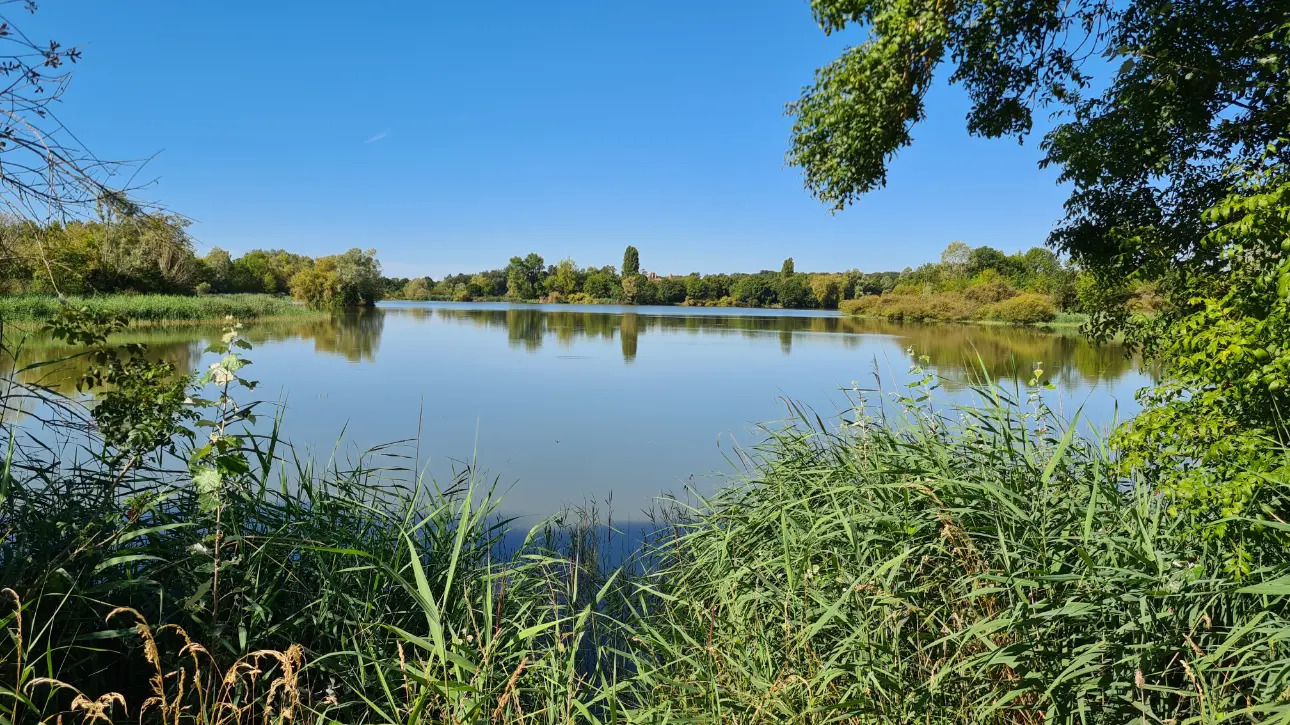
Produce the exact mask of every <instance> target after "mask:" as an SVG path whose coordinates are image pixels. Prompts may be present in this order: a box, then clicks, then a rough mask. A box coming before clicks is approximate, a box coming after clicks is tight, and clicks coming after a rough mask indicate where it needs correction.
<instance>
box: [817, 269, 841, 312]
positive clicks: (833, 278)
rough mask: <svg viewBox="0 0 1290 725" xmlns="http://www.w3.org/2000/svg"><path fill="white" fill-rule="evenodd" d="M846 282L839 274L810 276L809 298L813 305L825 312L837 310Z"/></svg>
mask: <svg viewBox="0 0 1290 725" xmlns="http://www.w3.org/2000/svg"><path fill="white" fill-rule="evenodd" d="M846 282H847V277H846V276H845V275H841V274H815V275H811V296H812V297H814V298H815V304H816V305H817V306H819V307H821V308H823V309H826V310H835V309H837V307H838V302H840V301H841V300H842V290H843V288H844V287H845V286H846Z"/></svg>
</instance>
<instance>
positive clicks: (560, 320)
mask: <svg viewBox="0 0 1290 725" xmlns="http://www.w3.org/2000/svg"><path fill="white" fill-rule="evenodd" d="M220 334H221V329H220V326H219V325H184V326H174V327H140V328H132V329H130V330H128V331H127V333H126V334H123V335H121V336H119V337H117V338H114V341H116V342H141V343H147V344H148V345H149V350H150V353H149V354H150V355H152V356H153V358H154V359H158V360H168V361H170V362H172V363H174V364H175V365H176V367H178V368H181V369H188V370H196V369H199V368H201V367H203V366H204V365H206V364H209V363H210V362H211V361H212V359H211V356H209V355H205V354H204V352H203V351H204V350H205V348H206V347H207V345H209V343H210V342H211V341H213V340H216V339H218V338H219V336H220ZM245 334H246V336H247V338H248V339H249V340H250V341H251V342H252V343H253V345H254V346H255V347H254V349H253V350H251V351H250V352H249V353H248V355H249V357H250V358H251V359H252V360H253V361H254V362H255V366H254V368H252V369H251V371H250V372H251V377H252V378H253V379H256V380H259V381H261V387H260V388H257V391H258V392H257V395H259V396H263V398H264V399H267V400H271V401H273V400H277V401H282V404H283V405H284V406H285V410H283V415H284V421H285V422H284V426H285V428H284V435H285V437H286V438H287V439H288V440H290V441H292V442H293V443H295V444H297V445H299V446H303V448H304V450H306V451H310V452H312V453H313V454H316V455H318V456H319V457H321V458H327V457H330V456H333V455H349V453H352V452H355V451H358V450H362V449H364V448H366V447H368V446H374V445H380V444H385V443H388V442H390V441H398V440H405V439H408V438H412V437H415V436H417V435H418V434H420V440H421V443H420V444H419V446H418V448H417V449H416V453H414V454H413V455H420V456H421V459H422V460H429V461H431V464H430V468H429V469H428V470H429V474H430V475H431V476H432V477H434V478H436V479H437V480H441V481H446V480H450V478H451V476H452V473H453V469H454V466H457V465H458V463H459V462H461V461H465V460H471V461H475V462H476V463H477V465H478V466H479V467H480V468H482V469H483V470H485V471H488V472H490V473H495V474H496V475H498V476H499V477H501V479H502V481H503V484H508V483H514V482H517V481H518V483H515V485H514V487H513V488H511V489H508V495H507V498H506V510H507V513H510V514H516V515H529V514H535V515H546V514H549V513H552V512H554V511H555V510H558V509H559V508H560V507H562V506H564V505H577V504H581V503H585V502H587V501H593V500H598V501H605V499H606V497H607V496H608V495H609V494H610V493H612V494H613V501H614V505H615V507H616V508H618V510H620V511H625V512H626V514H627V515H628V516H630V515H632V514H634V513H635V512H638V511H641V510H644V509H646V508H648V507H649V506H650V504H651V502H652V501H653V498H654V497H655V496H656V495H658V494H659V493H660V492H661V491H673V492H676V491H680V490H682V488H683V487H686V486H696V487H697V488H698V489H699V490H700V491H704V490H707V489H708V487H709V486H711V485H713V484H715V483H716V482H717V481H718V479H716V478H712V477H711V476H709V475H708V474H711V473H713V472H718V471H729V470H730V461H731V460H737V458H738V453H736V452H735V449H734V448H733V447H732V446H744V445H753V444H756V442H757V441H758V440H760V437H761V433H760V432H759V431H758V430H757V429H756V428H755V424H756V423H758V422H761V421H772V420H776V419H779V418H782V417H783V416H784V415H785V408H784V404H783V400H794V401H799V402H801V403H802V404H803V405H804V406H806V407H807V408H808V409H811V410H815V411H817V412H818V413H820V414H821V415H823V416H824V417H825V418H826V419H828V418H829V416H831V415H835V414H838V415H846V414H847V413H848V412H849V408H848V405H849V401H848V400H847V398H846V396H844V395H842V394H841V393H840V392H839V390H840V389H843V388H847V387H849V386H850V384H851V383H852V381H855V382H857V383H859V384H860V385H861V386H862V387H870V383H871V382H872V379H871V378H869V373H870V372H871V371H874V370H875V361H876V363H877V365H876V367H877V368H878V370H877V372H879V373H880V375H881V377H882V383H883V387H884V389H886V390H889V391H890V390H903V389H904V387H903V386H904V385H905V384H906V383H909V382H911V381H912V380H913V379H914V378H915V376H911V375H910V374H909V372H908V368H909V365H910V363H911V362H912V356H921V355H926V356H927V357H928V358H929V359H930V367H932V368H934V369H935V370H936V372H937V373H939V374H940V376H941V378H942V380H943V381H945V386H944V387H945V392H946V395H947V397H948V398H950V399H952V400H957V401H959V402H970V401H971V400H972V399H973V396H972V395H971V394H969V393H965V392H962V387H963V385H964V384H965V381H966V380H968V379H969V378H970V377H973V372H972V371H974V370H977V369H978V366H979V365H982V364H983V365H984V367H985V369H986V371H987V372H989V374H990V375H991V376H992V377H993V378H994V379H996V380H1002V381H1005V385H1008V386H1011V384H1012V381H1016V382H1018V383H1022V384H1024V382H1025V380H1027V379H1029V377H1030V374H1031V373H1030V371H1031V369H1032V365H1033V364H1034V363H1036V362H1042V363H1043V364H1044V367H1045V368H1046V370H1047V371H1048V373H1049V377H1050V379H1051V380H1053V381H1054V382H1055V383H1056V387H1057V390H1055V391H1052V392H1051V394H1048V395H1051V398H1052V401H1051V402H1052V403H1053V404H1054V408H1057V407H1058V404H1063V403H1065V404H1069V405H1079V406H1083V409H1084V414H1083V416H1082V417H1081V420H1085V421H1089V423H1090V425H1096V426H1098V427H1101V426H1104V425H1109V424H1110V423H1112V422H1113V421H1114V420H1115V419H1116V416H1117V415H1120V414H1121V413H1122V412H1123V413H1125V414H1132V410H1133V409H1134V407H1133V402H1132V396H1133V392H1134V390H1136V389H1138V388H1140V387H1142V386H1144V385H1146V384H1148V383H1149V382H1150V379H1149V375H1150V374H1149V373H1146V372H1144V371H1142V370H1141V369H1138V368H1136V362H1135V361H1134V360H1133V359H1131V358H1128V357H1126V356H1125V355H1124V351H1123V349H1122V348H1120V347H1118V346H1115V345H1109V346H1105V347H1100V348H1099V347H1093V346H1091V345H1089V344H1087V343H1086V342H1084V341H1083V340H1082V339H1081V338H1080V337H1078V335H1075V334H1073V333H1072V334H1067V335H1054V334H1051V333H1045V332H1041V331H1036V330H1028V329H1017V328H1004V327H975V326H962V325H916V324H901V323H893V322H884V321H877V320H860V319H854V318H847V317H842V316H839V315H836V314H828V313H818V312H815V313H812V312H802V311H791V310H783V311H780V310H729V309H685V308H670V307H612V306H572V305H559V306H557V305H506V304H478V305H475V304H410V303H398V304H389V305H382V306H380V307H378V308H376V309H373V310H368V311H365V312H363V313H360V314H355V315H348V316H341V317H336V318H320V319H310V320H296V321H279V322H272V323H257V324H252V325H249V326H248V327H247V328H246V330H245ZM72 352H74V351H73V350H71V349H69V348H67V347H66V346H63V345H60V344H58V343H57V342H56V341H51V340H49V339H47V338H44V337H42V336H40V335H38V334H36V335H30V336H28V337H27V339H26V341H25V343H24V346H23V348H22V352H21V354H20V355H19V364H18V365H19V366H18V368H17V369H18V370H19V372H18V373H17V374H16V375H15V373H14V370H15V367H14V361H13V360H0V378H3V377H6V376H7V377H9V378H11V379H12V378H17V379H19V380H21V381H22V382H23V383H27V384H42V385H47V386H49V387H52V388H54V389H57V390H59V391H61V392H64V393H73V392H74V389H73V385H74V382H75V380H76V379H77V378H78V377H80V375H81V374H83V372H84V361H76V360H72V361H68V362H67V363H65V364H64V365H61V366H53V367H46V368H40V369H25V370H24V369H23V367H22V366H24V365H26V364H27V363H29V362H30V361H33V360H49V359H56V358H60V357H65V356H67V355H69V354H71V353H72ZM0 384H3V380H0ZM0 402H3V400H2V396H0ZM10 402H12V399H10ZM18 406H26V408H27V410H26V413H27V414H26V415H24V416H23V417H22V418H21V421H22V422H20V423H19V425H20V426H21V425H26V424H27V423H28V422H31V421H38V420H39V418H40V416H41V415H43V414H44V412H45V411H42V410H38V409H34V408H33V407H32V406H30V405H28V404H26V403H23V402H22V401H20V402H19V404H18ZM8 415H9V418H10V419H12V418H15V417H17V416H15V415H13V413H12V411H11V412H10V413H9V414H8ZM3 417H4V414H0V418H3ZM266 420H267V418H266ZM265 424H266V425H267V423H265ZM31 428H32V429H35V428H38V425H35V424H33V425H32V426H31ZM338 446H340V447H339V448H338ZM337 450H340V451H341V453H340V454H337V453H336V451H337Z"/></svg>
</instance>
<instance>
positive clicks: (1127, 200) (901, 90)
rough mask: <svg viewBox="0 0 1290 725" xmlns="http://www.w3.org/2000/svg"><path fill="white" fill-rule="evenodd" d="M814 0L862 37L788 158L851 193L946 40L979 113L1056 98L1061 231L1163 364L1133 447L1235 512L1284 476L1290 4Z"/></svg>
mask: <svg viewBox="0 0 1290 725" xmlns="http://www.w3.org/2000/svg"><path fill="white" fill-rule="evenodd" d="M812 8H813V10H814V12H815V16H816V19H817V20H818V21H819V22H820V24H821V25H822V26H823V27H824V29H825V30H826V31H828V32H832V31H834V30H839V29H841V28H843V27H844V26H846V25H849V24H857V25H861V26H863V27H864V29H865V30H866V31H867V36H868V38H867V40H866V41H865V42H864V43H863V44H861V45H859V46H857V47H854V48H851V49H849V50H847V51H846V52H845V53H844V55H843V56H842V57H841V58H839V59H838V60H836V61H834V62H833V63H831V64H830V65H828V66H826V67H825V68H822V69H821V70H820V71H819V72H818V73H817V75H816V79H815V83H814V85H812V86H811V87H810V88H808V89H806V90H805V91H804V93H803V95H802V97H801V98H800V99H799V100H798V101H797V102H795V103H793V104H791V107H790V112H791V113H792V114H793V115H794V117H795V121H794V128H793V141H792V148H791V150H790V152H789V160H790V163H792V164H795V165H797V166H799V167H801V168H802V169H803V172H804V174H805V179H806V184H807V186H808V188H810V189H811V190H812V192H813V193H814V194H815V195H816V196H817V197H818V198H820V199H821V200H823V201H825V202H826V203H827V204H829V205H830V206H832V207H833V208H834V209H841V208H843V207H845V206H847V205H848V204H850V203H851V202H853V201H854V200H855V198H856V197H857V195H859V194H862V193H864V192H867V191H870V190H872V189H875V188H878V187H880V186H882V184H883V183H885V180H886V169H887V164H888V162H889V161H890V160H891V158H892V157H893V155H894V154H895V152H896V151H897V150H898V149H899V148H901V147H903V146H905V145H908V144H909V143H910V142H911V138H912V137H911V129H912V127H913V125H914V124H916V123H917V122H918V121H920V120H922V118H923V115H924V107H923V99H924V96H925V95H926V93H927V90H928V88H929V87H930V84H931V80H932V78H933V74H934V72H935V70H936V68H937V66H938V65H940V64H941V63H943V62H946V61H947V60H948V61H950V62H951V63H953V64H954V68H953V69H952V71H951V72H950V75H949V77H950V79H951V80H952V81H954V82H957V83H960V84H962V85H963V86H964V87H965V88H966V90H967V92H968V95H969V97H970V98H971V101H972V106H971V109H970V110H969V112H968V124H967V125H968V130H969V131H970V132H971V133H973V134H977V135H983V136H989V137H998V136H1017V137H1021V136H1025V135H1026V134H1028V133H1029V132H1030V130H1031V127H1032V117H1033V114H1034V112H1035V111H1037V110H1040V109H1043V110H1044V112H1045V113H1055V114H1056V116H1057V118H1058V120H1059V123H1057V125H1055V126H1054V127H1053V129H1052V130H1051V131H1049V132H1048V133H1047V134H1046V135H1045V137H1044V139H1043V142H1042V144H1041V148H1042V150H1043V152H1044V156H1043V158H1042V160H1041V161H1040V164H1041V165H1043V166H1053V167H1056V168H1057V169H1058V170H1059V180H1060V181H1061V182H1063V183H1065V184H1068V185H1069V188H1070V189H1071V192H1070V197H1069V198H1068V200H1067V202H1066V212H1067V213H1066V216H1065V218H1064V219H1063V220H1062V221H1061V222H1060V223H1059V224H1058V225H1057V227H1056V228H1055V229H1054V230H1053V232H1052V233H1051V234H1050V235H1049V238H1048V244H1049V246H1051V247H1053V248H1055V249H1056V250H1058V251H1061V252H1065V253H1068V254H1069V255H1070V256H1071V258H1072V260H1073V261H1074V262H1075V263H1076V264H1078V265H1079V267H1080V268H1081V270H1082V273H1083V275H1084V276H1083V277H1082V279H1081V280H1080V283H1079V285H1078V287H1079V288H1080V289H1081V291H1083V292H1085V293H1087V294H1081V295H1080V296H1081V298H1082V299H1083V300H1084V301H1085V302H1086V304H1088V305H1089V306H1090V309H1089V311H1090V312H1091V313H1092V314H1093V320H1092V323H1091V325H1090V332H1092V333H1093V334H1094V336H1095V337H1097V338H1105V337H1106V336H1109V335H1111V334H1113V333H1115V332H1120V331H1123V332H1125V334H1126V335H1127V339H1128V340H1129V341H1130V343H1131V344H1133V345H1136V346H1138V347H1140V348H1142V349H1143V350H1144V351H1145V352H1146V353H1147V354H1148V356H1149V357H1151V358H1153V359H1154V360H1156V361H1157V362H1158V363H1159V364H1160V365H1161V366H1162V368H1163V379H1162V381H1161V384H1160V385H1159V386H1158V387H1156V388H1155V389H1154V390H1150V391H1148V392H1146V393H1144V395H1143V402H1144V405H1145V409H1144V411H1143V413H1141V414H1140V415H1139V416H1138V418H1137V419H1136V421H1135V422H1132V423H1130V424H1129V425H1128V426H1126V427H1125V428H1122V429H1121V430H1120V431H1119V433H1118V434H1117V442H1116V445H1117V446H1118V447H1120V448H1121V450H1123V451H1125V452H1126V459H1125V460H1126V463H1127V464H1128V465H1132V466H1136V467H1138V468H1139V469H1141V470H1145V471H1146V472H1148V473H1150V474H1151V475H1153V476H1155V477H1156V478H1155V479H1154V480H1157V481H1158V482H1159V485H1160V487H1161V488H1162V489H1164V490H1165V491H1168V492H1169V493H1170V494H1171V495H1173V496H1175V497H1176V498H1175V500H1178V501H1179V502H1180V503H1188V504H1190V505H1193V506H1199V507H1204V508H1206V510H1210V511H1214V512H1215V513H1216V514H1218V515H1221V516H1229V515H1231V514H1233V513H1237V514H1239V513H1240V512H1241V511H1244V510H1245V508H1246V507H1247V506H1249V505H1250V504H1251V503H1252V502H1253V501H1255V500H1256V499H1257V496H1258V491H1259V489H1260V487H1262V486H1264V485H1276V484H1277V483H1281V484H1283V483H1284V481H1285V474H1284V471H1285V468H1284V462H1283V460H1284V459H1283V458H1280V459H1277V458H1276V457H1277V456H1280V455H1281V454H1279V453H1277V451H1280V450H1282V449H1283V446H1284V441H1285V440H1287V439H1288V438H1290V429H1287V424H1286V422H1285V417H1284V416H1285V413H1284V411H1285V410H1286V406H1287V405H1290V400H1287V399H1285V398H1284V397H1281V396H1284V395H1285V392H1284V391H1285V387H1284V386H1286V385H1287V382H1286V380H1285V379H1284V378H1285V375H1284V371H1285V370H1290V349H1287V346H1286V345H1285V344H1284V341H1285V340H1286V338H1287V330H1286V328H1285V327H1284V321H1283V319H1282V318H1283V317H1284V314H1285V309H1286V300H1287V299H1288V298H1290V261H1287V260H1288V259H1290V244H1285V245H1284V246H1282V244H1283V241H1284V240H1285V238H1286V236H1287V233H1290V229H1288V228H1287V226H1288V225H1290V221H1288V220H1290V186H1288V185H1290V174H1288V173H1287V169H1288V168H1290V144H1287V143H1285V142H1284V137H1285V136H1286V135H1287V129H1290V102H1288V101H1287V92H1288V91H1290V60H1288V59H1290V22H1288V16H1287V7H1286V4H1285V3H1284V2H1280V1H1271V0H1255V1H1252V2H1241V3H1221V2H1212V1H1211V0H1170V1H1168V2H1165V1H1164V0H1125V1H1124V2H1119V3H1112V2H1109V0H1073V2H1070V3H1040V4H1036V3H997V2H990V1H989V0H967V2H960V3H956V4H954V5H953V8H952V10H951V11H948V12H947V11H944V10H942V9H941V6H935V7H933V6H930V5H927V4H925V3H920V2H915V1H914V0H859V1H856V0H816V2H813V3H812ZM911 29H916V30H911ZM1094 58H1098V59H1099V60H1098V61H1097V62H1099V63H1101V64H1104V65H1107V66H1109V67H1110V68H1113V69H1114V70H1111V71H1110V72H1109V74H1108V76H1109V77H1108V78H1106V79H1105V80H1106V82H1105V83H1100V84H1099V87H1100V90H1091V88H1092V84H1091V80H1092V78H1091V75H1090V73H1089V71H1087V70H1086V64H1087V63H1088V61H1089V60H1090V59H1094ZM975 251H977V252H979V251H980V250H975ZM974 254H975V253H974ZM977 261H978V260H974V263H976V262H977ZM980 261H981V262H982V263H984V262H985V261H984V260H980ZM1000 271H1004V270H1002V269H1001V270H1000ZM1141 281H1151V282H1154V283H1156V285H1157V289H1158V290H1159V293H1160V294H1161V296H1162V299H1163V304H1162V307H1161V309H1160V310H1159V312H1158V314H1157V315H1156V316H1154V317H1152V318H1145V319H1144V318H1141V317H1136V316H1133V315H1132V314H1131V310H1129V309H1128V308H1127V306H1126V305H1125V304H1124V295H1122V294H1121V291H1122V290H1125V289H1127V288H1128V287H1130V286H1131V285H1133V284H1135V283H1138V282H1141ZM1235 526H1236V523H1235V522H1232V523H1231V526H1229V522H1227V521H1224V522H1222V523H1221V524H1220V525H1216V526H1214V527H1211V528H1208V529H1206V531H1205V533H1206V535H1219V536H1221V535H1223V533H1222V532H1223V531H1227V530H1229V528H1231V527H1235ZM1246 530H1248V529H1246ZM1243 547H1244V543H1242V542H1237V543H1236V545H1235V546H1234V547H1233V549H1232V550H1233V551H1234V552H1235V554H1234V557H1235V566H1237V567H1245V566H1248V559H1247V558H1245V557H1247V556H1248V551H1247V550H1246V549H1244V548H1243ZM1243 552H1244V553H1243Z"/></svg>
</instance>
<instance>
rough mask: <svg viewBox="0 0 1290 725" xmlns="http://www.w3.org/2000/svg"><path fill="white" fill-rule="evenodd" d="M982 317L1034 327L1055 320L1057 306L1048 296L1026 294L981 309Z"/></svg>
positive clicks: (1032, 293)
mask: <svg viewBox="0 0 1290 725" xmlns="http://www.w3.org/2000/svg"><path fill="white" fill-rule="evenodd" d="M980 316H981V318H983V319H987V320H998V321H1000V322H1011V323H1014V324H1018V325H1033V324H1037V323H1040V322H1051V321H1052V320H1053V319H1055V318H1056V317H1057V306H1056V305H1054V304H1053V301H1052V298H1050V297H1048V295H1041V294H1036V293H1034V292H1026V293H1024V294H1020V295H1017V296H1016V297H1013V298H1011V299H1006V300H1003V301H1002V302H996V303H994V304H992V305H986V306H985V307H983V308H981V312H980Z"/></svg>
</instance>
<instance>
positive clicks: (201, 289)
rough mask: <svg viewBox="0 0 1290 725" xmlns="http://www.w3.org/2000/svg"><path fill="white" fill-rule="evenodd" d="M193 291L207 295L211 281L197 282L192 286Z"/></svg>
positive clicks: (209, 291)
mask: <svg viewBox="0 0 1290 725" xmlns="http://www.w3.org/2000/svg"><path fill="white" fill-rule="evenodd" d="M193 292H195V293H196V294H198V295H203V296H204V295H208V294H210V293H211V283H210V282H198V283H197V286H196V287H194V288H193Z"/></svg>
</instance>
